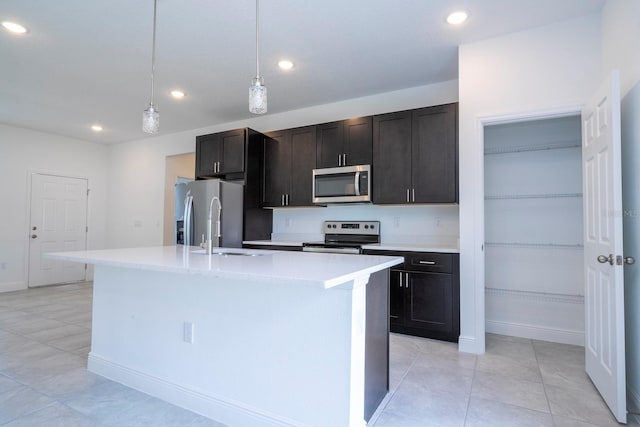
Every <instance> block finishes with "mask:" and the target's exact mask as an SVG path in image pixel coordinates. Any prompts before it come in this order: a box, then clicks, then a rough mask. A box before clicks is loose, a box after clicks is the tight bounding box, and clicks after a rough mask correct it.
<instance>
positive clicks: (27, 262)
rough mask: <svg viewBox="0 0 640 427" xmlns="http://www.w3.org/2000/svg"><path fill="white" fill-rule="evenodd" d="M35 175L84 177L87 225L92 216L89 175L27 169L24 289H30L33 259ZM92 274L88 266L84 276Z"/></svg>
mask: <svg viewBox="0 0 640 427" xmlns="http://www.w3.org/2000/svg"><path fill="white" fill-rule="evenodd" d="M33 175H51V176H57V177H60V178H73V179H84V180H85V181H87V190H88V192H87V218H86V220H87V227H89V218H91V211H90V208H91V203H89V196H90V195H91V180H90V179H89V177H87V176H82V175H69V174H64V173H60V172H52V171H47V170H43V169H27V176H26V180H25V181H26V190H27V191H25V194H26V203H25V214H24V217H25V218H26V221H25V230H24V233H25V234H24V239H25V242H26V243H25V245H24V251H23V253H24V255H23V257H24V263H23V265H24V271H25V276H24V289H29V276H30V274H31V271H30V270H29V268H30V261H31V259H30V258H31V257H30V252H29V251H30V249H31V229H30V222H31V197H32V195H33V188H32V186H33V182H32V179H31V177H32V176H33ZM84 238H85V242H84V243H85V247H86V248H88V247H89V242H90V239H89V232H87V233H85V237H84ZM89 276H90V271H89V269H88V268H87V270H86V272H85V275H84V278H85V280H87V277H89Z"/></svg>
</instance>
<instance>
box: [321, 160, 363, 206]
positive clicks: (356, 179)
mask: <svg viewBox="0 0 640 427" xmlns="http://www.w3.org/2000/svg"><path fill="white" fill-rule="evenodd" d="M370 177H371V166H370V165H359V166H345V167H340V168H326V169H314V170H313V203H319V204H326V203H370V202H371V179H370Z"/></svg>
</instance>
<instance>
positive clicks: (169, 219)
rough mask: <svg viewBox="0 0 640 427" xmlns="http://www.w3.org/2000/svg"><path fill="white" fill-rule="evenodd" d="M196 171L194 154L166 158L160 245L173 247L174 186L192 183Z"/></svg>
mask: <svg viewBox="0 0 640 427" xmlns="http://www.w3.org/2000/svg"><path fill="white" fill-rule="evenodd" d="M195 170H196V153H186V154H177V155H175V156H167V158H166V160H165V176H164V228H163V239H162V242H163V243H162V244H163V245H165V246H169V245H175V242H176V221H175V211H176V209H175V192H174V191H175V186H176V184H177V183H179V182H182V181H193V179H194V178H195Z"/></svg>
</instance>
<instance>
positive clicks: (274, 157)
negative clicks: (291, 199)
mask: <svg viewBox="0 0 640 427" xmlns="http://www.w3.org/2000/svg"><path fill="white" fill-rule="evenodd" d="M290 177H291V132H290V131H286V130H285V131H280V132H273V133H270V134H269V138H267V139H266V140H265V144H264V180H263V183H264V184H263V185H264V187H263V192H262V202H263V203H262V204H263V206H267V207H276V206H282V196H283V195H284V194H286V193H288V192H289V180H290Z"/></svg>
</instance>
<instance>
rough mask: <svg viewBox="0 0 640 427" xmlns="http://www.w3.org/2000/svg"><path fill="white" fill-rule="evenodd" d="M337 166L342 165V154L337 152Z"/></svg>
mask: <svg viewBox="0 0 640 427" xmlns="http://www.w3.org/2000/svg"><path fill="white" fill-rule="evenodd" d="M338 166H342V156H341V155H340V154H338Z"/></svg>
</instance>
